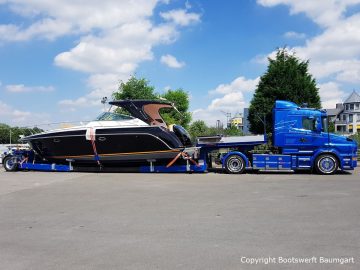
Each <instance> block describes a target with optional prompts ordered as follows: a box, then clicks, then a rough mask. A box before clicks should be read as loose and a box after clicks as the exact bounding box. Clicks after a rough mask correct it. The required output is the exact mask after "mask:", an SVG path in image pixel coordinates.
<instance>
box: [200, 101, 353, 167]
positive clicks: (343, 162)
mask: <svg viewBox="0 0 360 270" xmlns="http://www.w3.org/2000/svg"><path fill="white" fill-rule="evenodd" d="M272 114H273V133H272V145H273V148H274V150H275V151H273V152H272V153H267V154H256V153H254V151H253V147H252V145H251V144H248V145H244V146H241V147H238V148H237V149H235V150H232V151H229V152H227V153H226V152H225V154H223V155H222V156H221V159H220V161H221V163H222V166H223V168H224V169H225V170H226V171H227V172H228V173H242V172H244V171H245V170H246V169H247V168H248V169H253V170H263V171H296V170H311V171H314V172H317V173H319V174H333V173H335V172H336V171H337V170H338V169H340V170H354V168H356V166H357V143H356V142H355V141H353V140H352V139H350V138H348V137H345V136H341V135H337V134H332V133H330V132H329V130H328V126H329V119H328V117H327V114H326V110H318V109H312V108H307V107H302V106H298V105H297V104H295V103H293V102H290V101H283V100H277V101H276V102H275V106H274V108H273V113H272ZM224 139H225V140H224V143H225V144H224V145H223V146H224V147H226V144H228V142H229V139H228V140H227V141H226V138H224ZM211 140H213V143H215V141H214V139H213V138H204V139H202V138H200V139H198V146H201V147H204V148H205V149H206V148H210V147H211ZM264 142H266V137H265V138H264ZM219 143H220V144H219ZM219 146H221V139H220V140H219V141H218V142H217V143H216V144H215V145H214V149H215V148H219Z"/></svg>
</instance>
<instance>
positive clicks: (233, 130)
mask: <svg viewBox="0 0 360 270" xmlns="http://www.w3.org/2000/svg"><path fill="white" fill-rule="evenodd" d="M224 134H225V135H226V136H242V135H243V133H242V132H241V130H240V129H238V128H237V127H236V126H233V125H231V126H230V127H227V128H225V129H224Z"/></svg>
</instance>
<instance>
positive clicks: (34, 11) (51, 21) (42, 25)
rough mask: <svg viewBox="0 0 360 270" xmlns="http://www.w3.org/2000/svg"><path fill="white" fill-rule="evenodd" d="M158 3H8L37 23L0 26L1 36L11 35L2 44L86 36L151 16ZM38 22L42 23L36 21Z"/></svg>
mask: <svg viewBox="0 0 360 270" xmlns="http://www.w3.org/2000/svg"><path fill="white" fill-rule="evenodd" d="M157 2H158V1H156V0H136V1H132V0H122V1H118V0H104V1H101V3H100V2H99V1H83V0H57V1H45V0H8V1H5V3H6V4H8V5H9V7H10V9H11V10H12V11H13V12H14V13H16V14H18V15H20V16H23V17H27V18H30V19H33V20H35V21H34V23H32V24H30V25H29V26H28V27H23V26H22V24H21V25H13V24H10V25H0V33H9V35H5V36H2V37H0V40H1V39H3V40H15V41H16V40H28V39H31V38H33V37H39V38H55V37H59V36H62V35H67V34H72V33H79V32H80V33H87V32H89V31H91V30H93V29H111V28H114V27H117V26H119V25H121V24H124V23H129V22H136V21H137V20H138V19H139V18H144V17H149V16H151V15H152V12H153V9H154V7H155V6H156V4H157ZM3 3H4V2H3ZM139 7H141V8H139ZM89 14H91V16H89ZM37 18H39V19H38V20H36V19H37ZM2 28H3V29H2ZM1 29H2V30H3V31H1ZM52 32H53V33H52Z"/></svg>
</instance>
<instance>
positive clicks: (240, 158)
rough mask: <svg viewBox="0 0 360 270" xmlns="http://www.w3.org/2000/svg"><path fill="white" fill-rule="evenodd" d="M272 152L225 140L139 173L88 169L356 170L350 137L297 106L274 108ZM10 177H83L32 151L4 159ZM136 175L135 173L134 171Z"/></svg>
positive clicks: (207, 142) (208, 140)
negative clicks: (28, 173) (35, 173)
mask: <svg viewBox="0 0 360 270" xmlns="http://www.w3.org/2000/svg"><path fill="white" fill-rule="evenodd" d="M272 114H273V130H272V131H273V132H272V149H271V151H270V152H269V151H268V152H266V153H258V152H257V151H256V147H257V146H259V145H262V144H265V143H267V142H268V139H267V135H266V133H265V134H263V135H255V136H234V137H225V136H222V135H218V136H208V137H199V138H197V142H196V145H195V146H193V147H187V148H184V149H183V150H182V151H180V152H179V154H178V155H177V157H176V158H175V159H174V160H169V163H168V164H167V165H164V164H157V161H156V159H153V160H149V161H148V164H147V165H141V166H138V167H134V168H124V167H121V168H116V167H111V168H106V167H102V168H99V167H98V166H94V167H93V168H86V170H91V171H99V170H101V171H107V170H110V171H124V170H125V171H137V172H206V171H208V170H209V168H211V167H212V164H214V163H218V164H220V166H221V168H222V169H223V170H225V171H226V172H227V173H230V174H240V173H243V172H245V171H246V170H255V171H298V170H308V171H313V172H316V173H319V174H333V173H335V172H336V171H338V170H342V171H344V170H354V169H355V168H356V166H357V144H356V142H355V141H353V140H352V139H350V138H347V137H345V136H341V135H337V134H332V133H330V132H329V130H328V126H329V119H328V117H327V114H326V110H318V109H312V108H307V107H304V106H298V105H297V104H295V103H293V102H290V101H283V100H277V101H276V102H275V105H274V108H273V113H272ZM215 153H216V154H215ZM4 161H5V162H4V168H5V169H6V170H7V171H15V170H39V171H80V170H84V169H85V168H84V167H77V166H76V164H75V165H74V164H72V162H73V160H69V164H68V165H64V164H54V163H52V164H49V163H47V162H44V161H39V160H37V159H36V153H34V152H33V151H32V150H20V151H13V152H12V153H10V154H9V155H7V156H6V157H5V158H4ZM130 169H131V170H130Z"/></svg>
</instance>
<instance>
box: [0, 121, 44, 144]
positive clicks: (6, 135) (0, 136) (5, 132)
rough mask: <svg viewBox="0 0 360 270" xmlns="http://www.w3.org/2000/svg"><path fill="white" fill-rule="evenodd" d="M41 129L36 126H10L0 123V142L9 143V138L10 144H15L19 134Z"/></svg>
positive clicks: (32, 132)
mask: <svg viewBox="0 0 360 270" xmlns="http://www.w3.org/2000/svg"><path fill="white" fill-rule="evenodd" d="M42 131H43V130H42V129H40V128H38V127H34V128H27V127H10V126H9V125H7V124H1V123H0V144H9V143H10V140H11V143H12V144H16V143H19V140H20V137H21V136H29V135H31V134H35V133H40V132H42Z"/></svg>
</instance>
